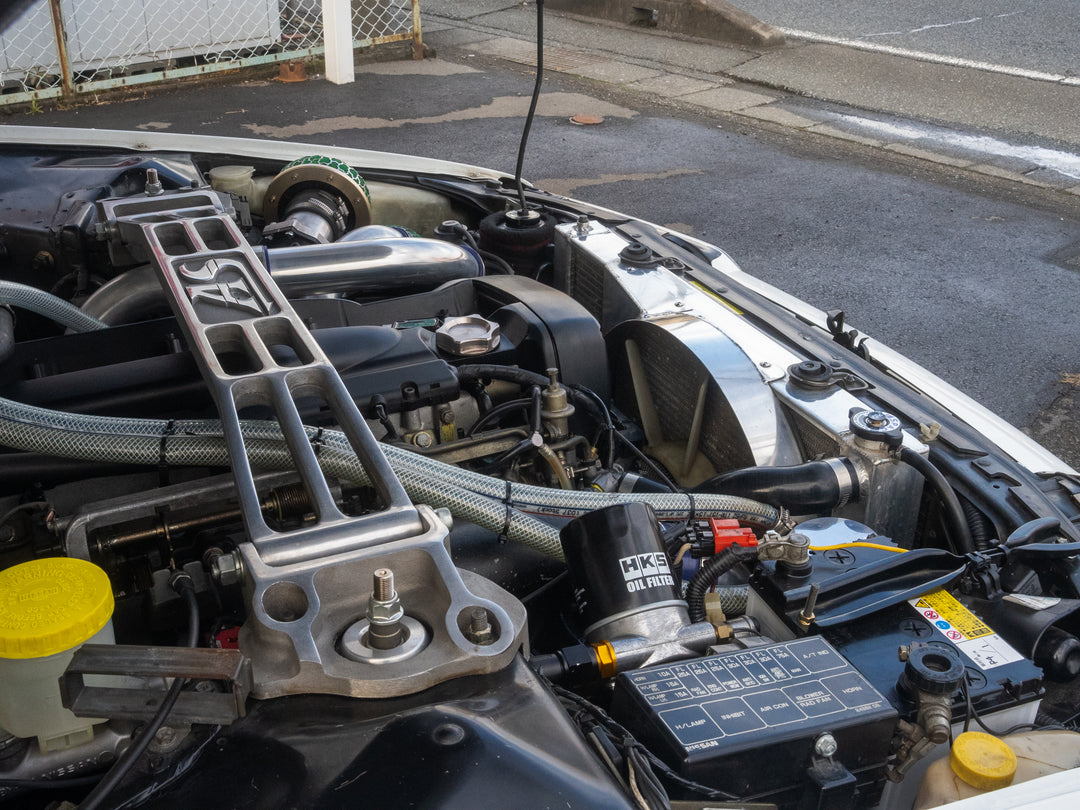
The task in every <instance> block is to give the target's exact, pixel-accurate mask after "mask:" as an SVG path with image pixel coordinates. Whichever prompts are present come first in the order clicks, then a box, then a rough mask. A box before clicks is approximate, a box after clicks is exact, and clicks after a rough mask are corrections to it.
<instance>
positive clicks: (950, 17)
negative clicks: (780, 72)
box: [736, 0, 1080, 76]
mask: <svg viewBox="0 0 1080 810" xmlns="http://www.w3.org/2000/svg"><path fill="white" fill-rule="evenodd" d="M736 5H738V6H739V7H740V8H743V9H745V10H746V11H748V12H750V13H751V14H753V15H755V16H756V17H758V18H759V19H761V20H763V21H765V22H768V23H771V24H772V25H776V26H778V27H782V28H786V29H795V30H798V31H807V32H812V33H815V34H823V35H828V36H834V37H843V38H847V39H855V40H859V41H860V42H867V43H877V44H880V45H888V46H892V47H896V48H905V49H908V50H915V51H923V52H928V53H933V54H940V55H943V56H952V57H957V58H960V59H968V60H973V61H980V62H990V63H993V64H998V65H1007V66H1011V67H1018V68H1024V69H1027V70H1038V71H1042V72H1047V73H1054V74H1060V75H1066V76H1080V48H1077V47H1076V34H1077V31H1080V4H1078V3H1077V2H1076V0H904V2H898V3H867V2H865V0H821V2H815V3H798V2H791V0H739V2H737V3H736Z"/></svg>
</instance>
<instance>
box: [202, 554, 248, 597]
mask: <svg viewBox="0 0 1080 810" xmlns="http://www.w3.org/2000/svg"><path fill="white" fill-rule="evenodd" d="M210 576H212V577H213V578H214V581H215V582H216V583H217V584H218V585H220V586H221V587H223V588H227V587H229V586H230V585H237V584H239V583H240V581H241V580H242V579H243V578H244V568H243V565H241V563H240V558H239V557H238V556H237V554H236V552H235V551H230V552H228V553H226V554H220V555H218V556H217V557H214V559H212V560H211V561H210Z"/></svg>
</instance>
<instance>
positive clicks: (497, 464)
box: [483, 437, 536, 472]
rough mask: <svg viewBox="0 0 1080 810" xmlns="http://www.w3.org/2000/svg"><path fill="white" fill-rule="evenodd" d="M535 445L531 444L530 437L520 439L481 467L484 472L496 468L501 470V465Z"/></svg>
mask: <svg viewBox="0 0 1080 810" xmlns="http://www.w3.org/2000/svg"><path fill="white" fill-rule="evenodd" d="M535 446H536V445H534V444H533V440H532V437H529V438H528V439H522V440H521V441H520V442H518V443H517V444H516V445H514V446H513V447H511V448H510V449H509V450H507V451H506V452H505V453H503V454H502V455H501V456H499V457H498V458H497V459H495V460H494V461H492V462H491V463H490V464H486V465H485V466H484V468H483V469H484V470H485V471H486V472H494V471H496V470H501V469H502V468H503V467H505V466H506V465H507V464H509V463H510V462H511V461H513V460H514V459H515V458H517V457H518V456H520V455H521V454H522V453H524V452H525V451H526V450H530V449H532V448H534V447H535Z"/></svg>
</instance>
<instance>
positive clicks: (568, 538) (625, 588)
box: [560, 503, 686, 642]
mask: <svg viewBox="0 0 1080 810" xmlns="http://www.w3.org/2000/svg"><path fill="white" fill-rule="evenodd" d="M560 539H561V540H562V548H563V554H565V556H566V566H567V568H568V569H569V570H570V578H571V581H572V582H573V583H574V593H575V596H576V598H577V601H578V608H579V610H580V611H581V614H582V617H583V618H584V620H585V623H586V625H587V627H586V629H585V637H586V639H587V640H588V641H590V642H591V641H596V640H602V639H605V638H612V637H615V635H628V634H639V635H644V636H646V637H647V636H648V635H649V626H650V625H651V624H652V622H651V621H650V620H649V619H648V618H646V616H645V615H644V614H646V613H650V614H653V613H655V611H657V610H658V609H665V610H667V609H672V610H675V611H676V612H679V613H680V614H681V615H682V616H685V613H686V602H684V601H683V600H682V599H681V598H680V595H679V589H678V584H677V583H676V581H675V577H674V575H673V574H672V572H671V568H670V567H669V566H668V559H667V555H666V554H665V553H664V546H663V544H662V542H661V540H660V529H659V526H658V524H657V521H656V514H655V513H654V512H653V510H652V507H650V506H649V505H648V504H644V503H625V504H617V505H616V506H609V507H607V508H605V509H598V510H596V511H595V512H589V513H588V514H585V515H582V516H581V517H579V518H576V519H575V520H572V521H571V522H570V523H568V524H566V526H565V527H564V528H563V530H562V532H561V534H560ZM652 618H654V619H655V618H658V617H655V616H654V617H652ZM677 621H678V620H677ZM682 621H685V619H683V620H682ZM680 623H681V622H680Z"/></svg>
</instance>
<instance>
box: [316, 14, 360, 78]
mask: <svg viewBox="0 0 1080 810" xmlns="http://www.w3.org/2000/svg"><path fill="white" fill-rule="evenodd" d="M322 18H323V42H324V43H325V44H326V78H327V79H329V80H330V81H332V82H333V83H334V84H349V83H350V82H352V81H353V79H355V78H356V73H355V71H354V69H353V50H352V3H351V2H350V0H322Z"/></svg>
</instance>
